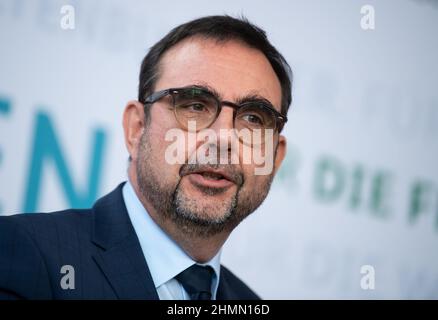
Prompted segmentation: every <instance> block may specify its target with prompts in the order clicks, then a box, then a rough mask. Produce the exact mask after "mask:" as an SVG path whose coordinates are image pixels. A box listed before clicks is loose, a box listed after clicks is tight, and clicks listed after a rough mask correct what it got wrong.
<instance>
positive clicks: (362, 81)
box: [0, 0, 438, 299]
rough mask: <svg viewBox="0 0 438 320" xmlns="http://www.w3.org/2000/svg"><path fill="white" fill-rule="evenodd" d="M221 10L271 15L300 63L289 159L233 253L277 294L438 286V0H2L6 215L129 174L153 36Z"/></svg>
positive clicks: (249, 275)
mask: <svg viewBox="0 0 438 320" xmlns="http://www.w3.org/2000/svg"><path fill="white" fill-rule="evenodd" d="M65 4H71V5H72V6H73V8H74V9H75V29H73V30H63V29H62V28H61V27H60V20H61V18H62V14H61V13H60V8H61V7H62V6H63V5H65ZM367 4H368V5H372V6H373V7H374V9H375V29H374V30H363V29H362V28H361V25H360V20H361V18H362V16H363V15H362V14H361V12H360V10H361V7H362V6H363V5H367ZM223 13H227V14H231V15H234V16H236V15H240V14H244V15H245V16H246V17H248V18H249V19H250V20H251V21H253V22H255V23H256V24H258V25H260V26H261V27H262V28H264V29H265V30H266V31H267V33H268V35H269V37H270V39H271V40H272V42H273V43H274V44H275V45H276V47H277V48H278V49H279V50H280V51H281V52H282V53H283V54H284V55H285V57H286V59H287V60H288V61H289V63H290V64H291V66H292V68H293V70H294V75H295V79H294V88H293V96H294V102H293V105H292V108H291V111H290V112H289V119H290V121H289V122H288V125H287V127H286V129H285V134H286V136H287V138H288V141H289V154H288V156H287V160H286V163H285V165H284V167H283V169H282V170H281V172H280V173H279V176H278V177H277V178H276V180H275V183H274V185H273V188H272V191H271V193H270V195H269V196H268V198H267V200H266V201H265V203H264V204H263V205H262V207H261V208H260V209H259V210H257V212H256V213H254V214H253V215H252V216H251V217H250V218H248V219H247V220H246V221H245V222H243V223H242V224H241V226H239V227H238V228H237V229H236V230H235V232H234V233H233V234H232V236H231V237H230V239H229V241H228V242H227V244H226V245H225V248H224V250H223V262H224V264H225V265H227V266H228V267H229V268H230V269H232V270H233V271H234V272H235V273H236V274H237V275H239V276H240V277H241V278H243V279H244V280H245V281H247V282H248V283H249V284H250V286H251V287H252V288H253V289H255V290H256V291H257V292H258V293H259V294H260V295H261V296H262V297H263V298H281V299H288V298H435V299H436V298H438V250H437V248H438V247H437V245H438V169H437V164H438V143H437V138H438V90H437V83H438V63H437V60H436V57H437V56H438V37H437V36H436V30H438V4H437V3H436V2H435V1H419V0H417V1H413V0H412V1H409V0H405V1H395V0H392V1H389V0H387V1H370V0H363V1H351V0H342V1H324V0H320V1H316V0H314V1H286V0H285V1H270V2H268V1H254V0H234V1H229V2H228V1H220V3H219V2H217V3H215V2H208V3H207V2H206V1H198V0H196V1H195V0H186V1H158V2H157V1H97V0H93V1H90V0H87V1H60V0H59V1H58V0H44V1H43V0H37V1H30V0H29V1H24V0H19V1H18V0H0V43H1V46H0V214H12V213H18V212H23V211H51V210H57V209H62V208H65V207H70V206H72V205H74V206H81V205H88V204H89V203H90V202H92V200H94V199H95V198H96V197H99V196H101V195H103V194H105V193H107V192H108V191H110V190H112V189H113V188H114V187H115V186H116V185H117V184H118V183H119V182H121V181H123V180H125V179H126V172H125V171H126V164H127V163H126V159H127V152H126V149H125V147H124V143H123V132H122V129H121V115H122V111H123V108H124V106H125V103H126V102H127V101H128V100H130V99H133V98H136V94H137V85H138V82H137V79H138V71H139V67H140V63H141V60H142V58H143V56H144V55H145V53H146V51H147V49H148V48H149V47H150V46H151V45H152V44H154V43H155V42H156V41H157V40H159V39H160V38H161V37H162V36H164V35H165V34H166V33H167V32H168V31H169V30H170V29H171V28H173V27H175V26H176V25H178V24H180V23H182V22H185V21H188V20H190V19H192V18H195V17H200V16H204V15H209V14H223ZM363 265H371V266H372V267H373V268H374V271H375V288H374V290H364V289H362V288H361V286H360V281H361V277H363V274H361V273H360V271H361V266H363Z"/></svg>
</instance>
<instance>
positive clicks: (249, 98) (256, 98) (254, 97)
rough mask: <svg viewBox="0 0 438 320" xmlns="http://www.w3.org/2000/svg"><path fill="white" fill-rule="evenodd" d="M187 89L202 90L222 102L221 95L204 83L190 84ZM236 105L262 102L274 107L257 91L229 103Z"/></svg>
mask: <svg viewBox="0 0 438 320" xmlns="http://www.w3.org/2000/svg"><path fill="white" fill-rule="evenodd" d="M187 87H196V88H199V89H203V90H207V91H209V92H210V93H212V94H213V95H215V96H216V97H218V98H219V100H223V99H222V95H221V94H220V93H219V92H218V91H217V90H216V89H215V88H213V87H212V86H210V85H209V84H207V83H205V82H197V83H196V84H192V85H188V86H187ZM230 102H233V103H236V104H239V105H240V104H243V103H246V102H263V103H266V104H268V105H269V106H271V107H273V108H274V109H275V107H274V105H273V104H272V102H271V101H269V100H268V99H266V98H265V97H263V96H262V95H260V94H258V93H257V91H252V92H250V93H248V94H246V95H244V96H242V97H239V98H237V99H236V101H230Z"/></svg>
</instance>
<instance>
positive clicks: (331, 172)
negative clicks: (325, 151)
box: [314, 157, 345, 202]
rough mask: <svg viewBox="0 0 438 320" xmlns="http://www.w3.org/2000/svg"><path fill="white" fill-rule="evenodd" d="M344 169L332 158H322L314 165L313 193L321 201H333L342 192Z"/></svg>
mask: <svg viewBox="0 0 438 320" xmlns="http://www.w3.org/2000/svg"><path fill="white" fill-rule="evenodd" d="M344 185H345V169H344V168H343V166H342V164H341V163H340V162H339V161H338V160H336V159H335V158H333V157H322V158H321V159H320V160H319V161H318V162H317V164H316V172H315V180H314V192H315V196H316V198H317V199H319V200H321V201H327V202H329V201H330V202H331V201H335V200H337V199H338V198H339V197H340V196H341V194H342V191H343V190H344Z"/></svg>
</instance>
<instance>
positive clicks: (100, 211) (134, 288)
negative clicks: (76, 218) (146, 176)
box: [93, 184, 158, 300]
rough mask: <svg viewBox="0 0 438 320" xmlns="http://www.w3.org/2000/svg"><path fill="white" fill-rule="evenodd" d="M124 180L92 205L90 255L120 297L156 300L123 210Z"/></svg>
mask: <svg viewBox="0 0 438 320" xmlns="http://www.w3.org/2000/svg"><path fill="white" fill-rule="evenodd" d="M122 187H123V184H120V185H119V186H118V187H117V188H116V190H114V191H113V192H111V193H110V194H108V195H107V196H105V197H103V198H101V199H100V200H98V201H97V202H96V204H95V206H94V207H93V242H94V243H95V244H96V245H97V246H98V247H99V251H98V252H97V254H95V255H94V256H93V258H94V260H95V262H96V263H97V265H98V266H99V268H100V269H101V270H102V272H103V273H104V275H105V277H106V278H107V279H108V282H109V283H110V284H111V286H112V288H113V289H114V291H115V293H116V295H117V297H118V298H119V299H149V300H157V299H158V294H157V291H156V289H155V285H154V282H153V280H152V276H151V274H150V271H149V268H148V266H147V263H146V260H145V258H144V256H143V252H142V250H141V246H140V243H139V241H138V238H137V235H136V234H135V230H134V228H133V226H132V224H131V221H130V219H129V216H128V212H127V211H126V207H125V203H124V200H123V196H122Z"/></svg>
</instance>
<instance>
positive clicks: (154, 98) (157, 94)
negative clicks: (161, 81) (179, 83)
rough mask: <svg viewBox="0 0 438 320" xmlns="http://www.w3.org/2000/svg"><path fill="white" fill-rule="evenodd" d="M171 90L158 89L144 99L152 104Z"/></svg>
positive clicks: (145, 102)
mask: <svg viewBox="0 0 438 320" xmlns="http://www.w3.org/2000/svg"><path fill="white" fill-rule="evenodd" d="M169 92H170V90H162V91H158V92H155V93H152V94H151V95H150V96H149V97H147V98H146V99H145V101H144V104H145V105H146V104H151V103H155V102H157V101H158V100H160V99H161V98H163V97H164V96H166V95H167V94H169Z"/></svg>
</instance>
